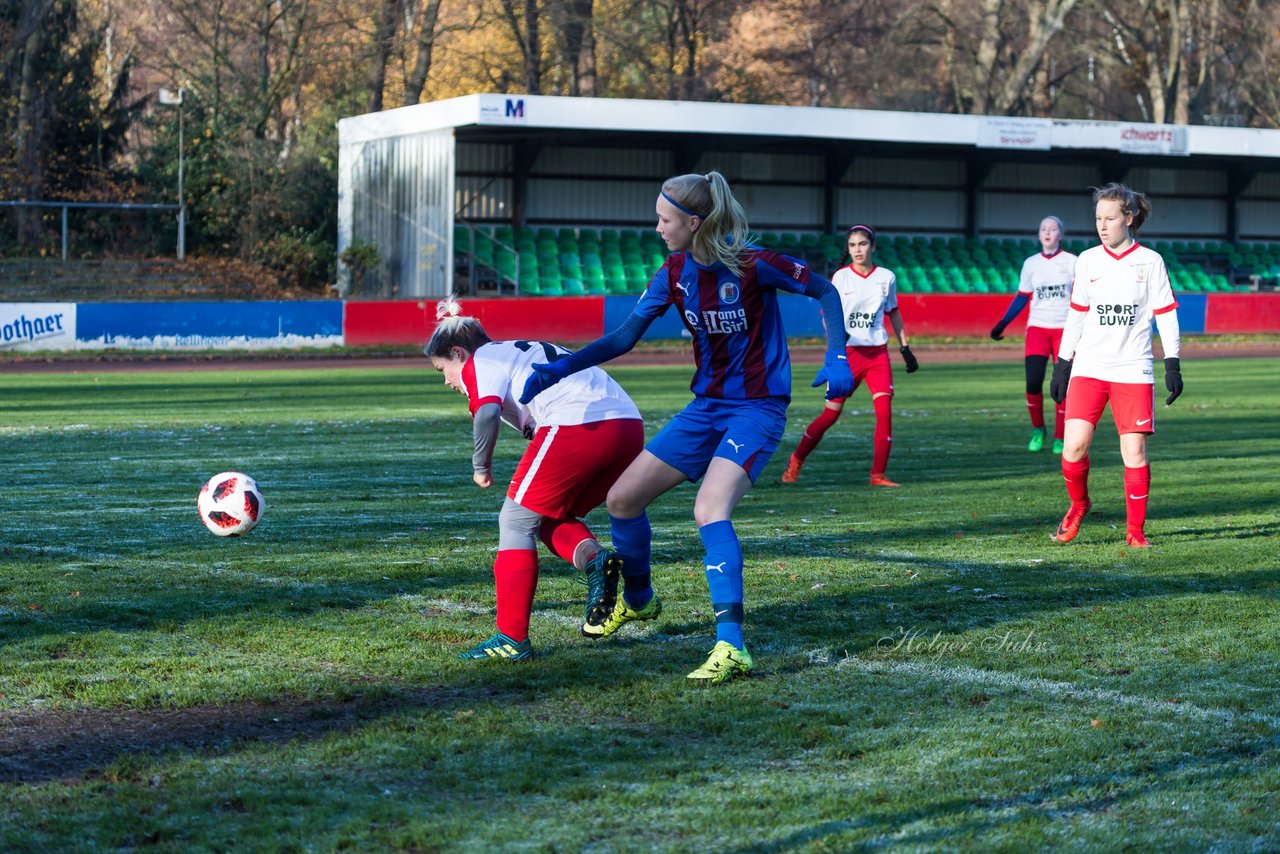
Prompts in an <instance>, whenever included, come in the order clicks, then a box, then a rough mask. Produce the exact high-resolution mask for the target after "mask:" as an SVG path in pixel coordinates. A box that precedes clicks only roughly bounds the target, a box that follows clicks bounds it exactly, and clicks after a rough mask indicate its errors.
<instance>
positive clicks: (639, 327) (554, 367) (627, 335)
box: [520, 313, 653, 403]
mask: <svg viewBox="0 0 1280 854" xmlns="http://www.w3.org/2000/svg"><path fill="white" fill-rule="evenodd" d="M652 322H653V318H651V317H641V316H640V315H638V314H635V313H632V314H631V315H630V316H629V317H627V319H626V320H624V321H623V322H622V325H621V326H619V327H618V328H617V329H614V330H613V331H612V332H608V333H606V334H604V335H603V336H601V337H600V338H597V339H596V340H595V341H592V342H591V343H590V344H588V345H587V346H585V347H583V348H582V349H581V350H579V351H577V352H576V353H570V354H569V355H567V356H565V357H564V358H563V359H556V360H555V361H554V362H545V363H543V362H538V363H535V364H534V365H533V366H532V367H533V373H532V374H530V375H529V379H528V380H526V381H525V384H524V390H523V391H522V392H521V394H520V402H521V403H528V402H529V401H531V400H533V399H534V398H535V397H537V396H538V395H539V394H541V393H542V392H543V391H546V390H547V389H549V388H551V386H553V385H555V384H556V383H558V382H560V380H562V379H564V378H565V377H567V376H569V374H576V373H577V372H578V371H581V370H584V369H586V368H590V367H593V366H595V365H598V364H600V363H601V362H607V361H609V360H610V359H614V358H617V357H618V356H621V355H622V354H623V353H626V352H628V351H630V350H631V348H632V347H634V346H636V342H637V341H639V340H640V337H641V336H642V335H644V332H645V330H646V329H648V328H649V324H650V323H652Z"/></svg>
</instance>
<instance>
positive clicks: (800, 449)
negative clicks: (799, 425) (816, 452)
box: [791, 406, 840, 462]
mask: <svg viewBox="0 0 1280 854" xmlns="http://www.w3.org/2000/svg"><path fill="white" fill-rule="evenodd" d="M839 418H840V410H839V409H828V408H827V407H825V406H824V407H822V411H821V412H819V413H818V417H817V418H815V419H813V421H812V422H811V423H810V424H809V426H808V427H806V428H805V431H804V435H803V436H802V437H800V444H799V445H797V446H796V450H795V453H793V454H792V455H791V456H793V457H795V458H796V459H797V460H800V461H801V462H804V459H805V457H807V456H809V452H810V451H812V450H813V449H814V448H815V447H817V445H818V443H819V442H821V441H822V434H823V433H825V432H827V428H828V427H830V426H831V425H832V424H835V423H836V421H837V420H838V419H839Z"/></svg>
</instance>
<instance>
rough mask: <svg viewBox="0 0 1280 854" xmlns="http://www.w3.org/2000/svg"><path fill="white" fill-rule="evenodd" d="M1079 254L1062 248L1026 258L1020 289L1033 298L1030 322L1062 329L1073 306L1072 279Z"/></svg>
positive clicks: (1044, 326)
mask: <svg viewBox="0 0 1280 854" xmlns="http://www.w3.org/2000/svg"><path fill="white" fill-rule="evenodd" d="M1076 260H1077V259H1076V256H1075V255H1072V254H1071V253H1070V252H1064V251H1062V250H1061V249H1059V250H1058V251H1057V252H1055V253H1053V254H1052V255H1046V254H1044V253H1043V252H1037V253H1036V254H1034V255H1032V256H1031V257H1030V258H1028V259H1027V260H1025V261H1023V262H1022V276H1021V278H1020V279H1019V280H1018V293H1020V294H1026V295H1027V296H1029V297H1030V298H1031V311H1030V313H1029V314H1028V315H1027V326H1040V327H1043V328H1045V329H1061V328H1062V327H1064V326H1066V325H1067V313H1068V312H1069V311H1070V310H1071V280H1072V277H1073V276H1074V274H1075V269H1076Z"/></svg>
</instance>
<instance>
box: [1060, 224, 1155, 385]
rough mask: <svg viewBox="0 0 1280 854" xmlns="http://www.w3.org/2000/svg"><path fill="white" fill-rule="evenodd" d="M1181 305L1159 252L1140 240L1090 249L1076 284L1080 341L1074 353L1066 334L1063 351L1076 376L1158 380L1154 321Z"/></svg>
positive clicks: (1081, 262) (1074, 304) (1073, 302)
mask: <svg viewBox="0 0 1280 854" xmlns="http://www.w3.org/2000/svg"><path fill="white" fill-rule="evenodd" d="M1177 307H1178V303H1177V301H1176V300H1175V299H1174V298H1173V288H1172V287H1170V285H1169V271H1168V270H1167V269H1165V266H1164V259H1163V258H1161V257H1160V254H1159V253H1158V252H1155V251H1153V250H1151V249H1148V248H1147V247H1145V246H1141V245H1139V244H1137V243H1135V244H1133V245H1132V246H1130V247H1129V248H1128V249H1126V250H1125V251H1124V252H1122V253H1120V254H1119V255H1115V254H1113V253H1112V252H1111V250H1109V249H1108V248H1107V247H1106V246H1102V245H1099V246H1094V247H1093V248H1091V249H1086V250H1085V251H1084V252H1082V253H1080V258H1079V260H1078V261H1077V262H1076V276H1075V283H1074V284H1073V286H1072V289H1071V310H1072V311H1073V312H1078V313H1079V314H1080V321H1081V322H1080V330H1081V331H1080V337H1079V342H1078V343H1077V344H1076V345H1075V348H1074V353H1069V352H1067V348H1068V346H1070V342H1069V341H1068V337H1069V336H1066V335H1064V337H1063V347H1062V351H1061V352H1060V353H1059V356H1060V357H1062V358H1064V359H1072V362H1071V375H1072V376H1073V377H1075V376H1080V377H1093V378H1095V379H1099V380H1106V381H1107V382H1118V383H1153V382H1155V374H1154V372H1153V371H1152V365H1151V362H1152V357H1151V335H1152V333H1151V324H1152V321H1153V320H1154V319H1155V317H1156V315H1158V314H1164V313H1165V312H1170V311H1173V310H1174V309H1175V308H1177ZM1072 322H1073V323H1075V322H1077V321H1076V319H1075V318H1072ZM1071 337H1073V336H1071ZM1073 356H1074V358H1072V357H1073Z"/></svg>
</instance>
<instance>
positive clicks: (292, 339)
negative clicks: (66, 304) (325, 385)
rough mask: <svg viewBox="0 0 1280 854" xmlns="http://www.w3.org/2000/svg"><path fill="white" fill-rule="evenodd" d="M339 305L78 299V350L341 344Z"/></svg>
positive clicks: (202, 348) (327, 303)
mask: <svg viewBox="0 0 1280 854" xmlns="http://www.w3.org/2000/svg"><path fill="white" fill-rule="evenodd" d="M342 343H343V338H342V303H341V302H339V301H336V300H313V301H303V302H292V301H290V302H191V303H177V302H167V303H81V304H80V305H79V306H78V311H77V317H76V346H77V348H78V349H82V350H83V349H97V348H107V347H113V348H126V349H147V350H205V349H218V348H235V349H247V350H254V349H278V348H285V349H287V348H295V347H329V346H340V345H341V344H342Z"/></svg>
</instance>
